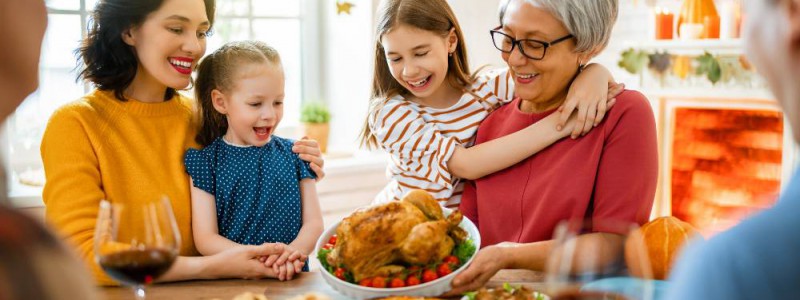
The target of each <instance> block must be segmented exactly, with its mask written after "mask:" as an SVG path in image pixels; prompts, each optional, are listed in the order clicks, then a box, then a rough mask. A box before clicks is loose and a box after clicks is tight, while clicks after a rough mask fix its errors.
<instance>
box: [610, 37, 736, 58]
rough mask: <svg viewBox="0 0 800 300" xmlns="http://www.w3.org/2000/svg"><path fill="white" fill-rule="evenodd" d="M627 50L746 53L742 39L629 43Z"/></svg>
mask: <svg viewBox="0 0 800 300" xmlns="http://www.w3.org/2000/svg"><path fill="white" fill-rule="evenodd" d="M625 46H626V48H634V49H639V50H650V51H667V52H669V53H670V54H676V55H690V56H699V55H703V53H704V52H706V51H708V52H710V53H712V54H715V55H741V54H743V53H744V42H743V41H742V40H741V39H734V40H719V39H703V40H680V39H677V40H651V41H644V42H634V41H631V42H627V43H625Z"/></svg>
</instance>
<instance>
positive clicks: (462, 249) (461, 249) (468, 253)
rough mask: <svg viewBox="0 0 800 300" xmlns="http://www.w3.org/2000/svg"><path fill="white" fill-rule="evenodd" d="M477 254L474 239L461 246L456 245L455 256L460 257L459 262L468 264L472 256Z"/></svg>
mask: <svg viewBox="0 0 800 300" xmlns="http://www.w3.org/2000/svg"><path fill="white" fill-rule="evenodd" d="M474 253H475V243H474V242H472V239H468V240H466V241H464V242H463V243H461V244H458V245H456V248H455V249H453V255H455V256H456V257H458V261H459V262H461V263H462V264H463V263H466V262H467V261H468V260H469V258H470V257H472V254H474Z"/></svg>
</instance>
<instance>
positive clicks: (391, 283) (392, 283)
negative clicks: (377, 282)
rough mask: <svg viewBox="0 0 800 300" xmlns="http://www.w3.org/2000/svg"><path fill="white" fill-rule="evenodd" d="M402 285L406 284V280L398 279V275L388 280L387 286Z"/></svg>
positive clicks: (397, 286) (395, 286)
mask: <svg viewBox="0 0 800 300" xmlns="http://www.w3.org/2000/svg"><path fill="white" fill-rule="evenodd" d="M404 286H406V282H405V281H403V279H400V278H399V277H395V278H392V281H391V282H389V287H393V288H399V287H404Z"/></svg>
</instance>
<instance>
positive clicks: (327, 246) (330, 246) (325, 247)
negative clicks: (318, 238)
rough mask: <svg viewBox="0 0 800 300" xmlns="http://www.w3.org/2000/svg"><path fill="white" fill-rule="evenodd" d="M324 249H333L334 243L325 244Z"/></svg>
mask: <svg viewBox="0 0 800 300" xmlns="http://www.w3.org/2000/svg"><path fill="white" fill-rule="evenodd" d="M322 249H325V250H331V249H333V244H330V243H328V244H325V246H322Z"/></svg>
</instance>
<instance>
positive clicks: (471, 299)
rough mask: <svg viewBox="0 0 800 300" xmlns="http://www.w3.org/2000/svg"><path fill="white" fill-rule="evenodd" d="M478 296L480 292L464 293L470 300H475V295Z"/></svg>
mask: <svg viewBox="0 0 800 300" xmlns="http://www.w3.org/2000/svg"><path fill="white" fill-rule="evenodd" d="M477 294H478V292H466V293H464V296H467V299H468V300H475V295H477Z"/></svg>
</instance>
